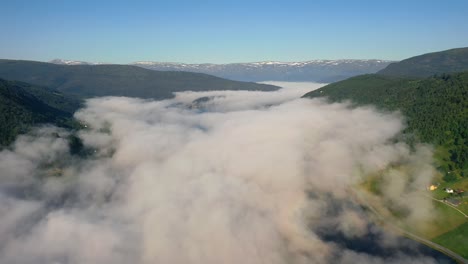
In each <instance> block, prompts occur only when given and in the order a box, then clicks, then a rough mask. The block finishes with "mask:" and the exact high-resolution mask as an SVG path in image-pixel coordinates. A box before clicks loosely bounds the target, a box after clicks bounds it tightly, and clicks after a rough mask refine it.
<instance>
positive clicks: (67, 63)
mask: <svg viewBox="0 0 468 264" xmlns="http://www.w3.org/2000/svg"><path fill="white" fill-rule="evenodd" d="M50 63H53V64H61V65H100V64H109V63H103V62H87V61H75V60H62V59H55V60H51V61H50Z"/></svg>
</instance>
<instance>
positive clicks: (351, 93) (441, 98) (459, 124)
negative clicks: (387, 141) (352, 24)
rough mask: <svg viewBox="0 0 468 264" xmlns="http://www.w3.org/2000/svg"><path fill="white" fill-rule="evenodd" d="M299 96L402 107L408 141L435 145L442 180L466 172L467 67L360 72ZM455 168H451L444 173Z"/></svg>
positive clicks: (382, 107)
mask: <svg viewBox="0 0 468 264" xmlns="http://www.w3.org/2000/svg"><path fill="white" fill-rule="evenodd" d="M304 97H308V98H314V97H328V99H329V100H330V101H333V102H340V101H344V100H350V101H351V102H352V103H353V104H355V105H374V106H376V107H377V108H379V109H380V110H383V111H401V113H402V114H403V115H404V116H405V118H406V123H407V128H406V129H405V131H404V134H405V138H406V140H407V141H408V142H409V143H413V142H417V141H421V142H426V143H431V144H434V145H435V146H437V149H436V153H438V155H437V156H438V157H439V159H438V163H439V164H438V166H439V169H440V170H441V171H442V172H445V173H446V178H445V179H446V180H448V181H450V180H455V179H456V177H460V176H462V177H468V142H467V141H466V139H467V136H468V71H467V72H462V73H454V74H439V75H434V76H432V77H429V78H425V79H414V78H403V77H393V76H384V75H380V74H370V75H362V76H358V77H354V78H350V79H348V80H344V81H341V82H337V83H333V84H330V85H327V86H325V87H322V88H321V89H318V90H315V91H312V92H310V93H307V94H306V95H304ZM447 172H454V173H447Z"/></svg>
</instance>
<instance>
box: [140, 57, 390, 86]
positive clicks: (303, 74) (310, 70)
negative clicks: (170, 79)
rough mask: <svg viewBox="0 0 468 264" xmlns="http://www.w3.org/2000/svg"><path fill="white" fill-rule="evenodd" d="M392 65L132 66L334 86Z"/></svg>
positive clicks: (317, 62)
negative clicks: (311, 82)
mask: <svg viewBox="0 0 468 264" xmlns="http://www.w3.org/2000/svg"><path fill="white" fill-rule="evenodd" d="M391 62H392V61H387V60H312V61H302V62H279V61H263V62H251V63H230V64H211V63H204V64H187V63H167V62H150V61H138V62H135V63H132V65H135V66H140V67H143V68H147V69H151V70H158V71H191V72H200V73H206V74H211V75H215V76H218V77H222V78H227V79H232V80H239V81H254V82H258V81H313V82H327V83H328V82H334V81H339V80H343V79H346V78H349V77H351V76H356V75H360V74H366V73H375V72H377V71H379V70H381V69H383V68H385V67H386V66H387V65H388V64H390V63H391Z"/></svg>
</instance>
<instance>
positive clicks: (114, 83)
mask: <svg viewBox="0 0 468 264" xmlns="http://www.w3.org/2000/svg"><path fill="white" fill-rule="evenodd" d="M0 78H4V79H7V80H17V81H22V82H27V83H31V84H35V85H39V86H46V87H50V88H52V89H56V90H58V91H60V92H63V93H67V94H72V95H76V96H79V97H83V98H89V97H95V96H130V97H140V98H152V99H164V98H170V97H172V96H173V93H174V92H180V91H189V90H192V91H210V90H261V91H272V90H277V89H279V87H277V86H273V85H267V84H258V83H249V82H239V81H232V80H226V79H223V78H219V77H215V76H211V75H208V74H203V73H193V72H182V71H154V70H148V69H144V68H141V67H137V66H132V65H109V64H99V65H59V64H53V63H46V62H35V61H20V60H0Z"/></svg>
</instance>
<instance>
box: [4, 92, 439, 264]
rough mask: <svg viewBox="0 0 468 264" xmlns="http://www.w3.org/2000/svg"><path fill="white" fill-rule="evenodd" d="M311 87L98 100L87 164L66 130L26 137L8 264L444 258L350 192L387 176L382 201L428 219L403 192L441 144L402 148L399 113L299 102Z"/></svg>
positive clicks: (10, 153) (13, 160)
mask: <svg viewBox="0 0 468 264" xmlns="http://www.w3.org/2000/svg"><path fill="white" fill-rule="evenodd" d="M307 91H310V87H305V88H304V87H303V88H297V87H296V88H285V89H281V90H279V91H275V92H248V91H213V92H183V93H177V94H176V97H175V98H174V99H170V100H164V101H149V100H141V99H135V98H124V97H106V98H96V99H90V100H88V101H87V103H86V107H85V108H83V109H81V110H80V111H79V112H77V113H76V117H77V118H78V119H79V120H81V122H82V123H83V124H86V125H87V127H88V128H87V129H86V130H83V131H81V132H80V133H79V137H80V138H81V139H82V140H83V142H84V146H85V148H86V149H87V151H86V152H85V154H83V155H81V156H77V155H71V154H69V149H68V148H69V147H68V144H67V143H66V140H65V138H66V137H67V135H68V133H69V132H67V131H64V130H61V129H58V128H53V127H46V128H40V129H37V130H36V131H35V132H34V133H32V134H30V135H25V136H21V137H20V138H18V140H17V141H16V142H15V144H14V145H12V147H11V148H10V149H9V150H4V151H2V152H0V171H1V177H0V218H1V221H0V263H26V264H27V263H31V264H32V263H35V264H37V263H73V264H74V263H76V264H78V263H116V264H119V263H122V264H123V263H144V264H146V263H171V264H177V263H181V264H182V263H200V264H201V263H203V264H209V263H213V264H214V263H247V264H248V263H269V264H275V263H384V262H385V263H435V260H434V259H432V258H431V257H428V256H425V255H424V254H422V253H418V251H417V250H415V251H414V252H412V253H411V254H408V253H407V252H406V251H404V250H400V249H401V248H402V247H403V246H404V245H403V246H402V245H401V244H399V243H395V241H397V238H395V237H393V236H392V235H389V234H384V233H381V232H380V231H376V230H373V229H372V228H371V227H370V225H369V222H368V221H367V220H366V217H365V214H364V213H363V212H362V210H361V207H360V206H358V205H357V204H356V203H355V202H354V200H353V199H352V198H351V197H350V190H356V191H358V188H357V186H358V185H359V184H360V183H362V181H363V180H365V179H366V177H368V176H369V175H375V174H376V173H384V174H385V177H386V182H385V184H386V185H387V186H388V188H386V191H385V192H384V193H383V197H384V199H386V200H388V201H392V202H393V203H395V204H399V205H400V206H403V207H404V208H405V209H406V210H408V212H409V213H408V215H407V218H408V219H410V220H411V221H415V222H417V221H418V220H420V219H421V218H425V217H428V212H430V209H431V204H430V203H425V202H423V201H422V202H418V203H411V204H409V203H406V202H405V201H404V200H403V199H402V198H401V197H402V196H403V195H411V193H412V192H415V191H417V190H418V189H420V188H421V187H422V188H424V186H425V185H426V184H427V183H429V182H430V180H431V177H432V173H433V171H432V167H431V165H430V164H431V155H430V154H431V150H430V149H429V148H428V147H425V146H419V147H417V149H416V150H415V151H411V150H410V149H409V147H408V146H407V145H405V144H403V143H399V142H395V141H394V140H392V139H394V138H395V136H396V135H397V134H398V133H399V132H400V131H401V130H402V129H403V128H404V126H403V123H402V119H401V117H400V116H398V115H397V114H382V113H379V112H377V111H375V110H374V109H372V108H350V107H349V105H346V104H328V103H326V102H324V101H321V100H317V99H315V100H310V99H298V98H299V97H300V96H301V95H303V94H304V93H305V92H307ZM396 164H404V166H405V168H406V169H405V170H404V171H400V170H397V169H394V170H392V169H390V168H391V167H392V166H393V167H395V165H396ZM408 174H411V177H408ZM331 233H333V234H339V235H340V236H342V237H344V238H347V239H355V238H365V237H366V236H369V235H370V234H372V235H373V236H377V237H378V241H377V242H376V243H378V244H379V246H380V247H382V248H384V249H385V248H386V249H388V250H389V251H392V252H394V253H393V254H391V255H387V256H381V255H375V254H370V253H366V252H361V251H356V250H353V249H350V248H346V247H345V246H343V245H342V244H340V243H336V242H335V241H333V240H330V239H327V234H331Z"/></svg>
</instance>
